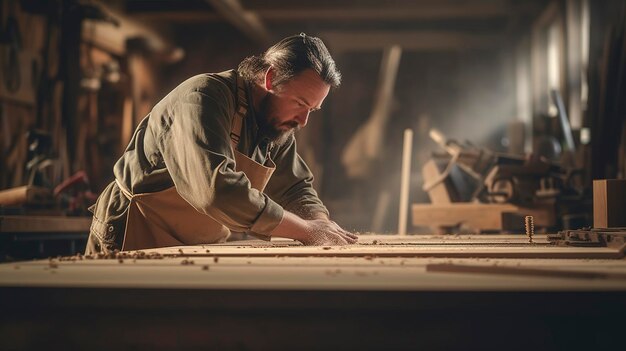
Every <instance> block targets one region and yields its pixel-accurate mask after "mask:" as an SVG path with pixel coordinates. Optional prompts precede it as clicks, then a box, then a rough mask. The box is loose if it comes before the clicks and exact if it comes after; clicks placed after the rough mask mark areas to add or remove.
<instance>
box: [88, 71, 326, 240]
mask: <svg viewBox="0 0 626 351" xmlns="http://www.w3.org/2000/svg"><path fill="white" fill-rule="evenodd" d="M244 84H245V85H246V87H245V88H246V96H247V100H248V102H249V103H250V107H249V108H248V112H247V114H246V116H245V118H244V121H243V126H242V129H241V131H240V134H241V135H240V140H239V142H238V145H237V150H238V151H239V152H241V153H243V154H245V155H247V156H248V157H250V158H251V159H253V160H254V161H256V162H258V163H260V164H266V163H267V158H271V160H272V161H273V162H274V163H275V164H276V170H275V171H274V174H273V175H272V177H271V179H270V181H269V183H268V184H267V186H266V188H265V190H264V192H260V191H258V190H256V189H254V188H251V186H250V182H249V180H248V178H247V177H246V176H245V174H244V173H243V172H237V171H235V158H234V151H233V146H232V144H231V138H230V133H231V126H232V123H233V116H234V115H235V111H236V108H237V107H238V101H237V98H238V97H237V72H236V71H234V70H231V71H226V72H222V73H217V74H200V75H197V76H194V77H192V78H190V79H188V80H186V81H185V82H183V83H182V84H180V85H179V86H178V87H176V88H175V89H174V90H173V91H172V92H170V93H169V94H168V95H167V96H166V97H165V98H163V99H162V100H161V101H160V102H159V103H158V104H157V105H156V106H154V108H153V109H152V111H151V112H150V114H149V115H148V116H147V117H146V118H144V119H143V120H142V121H141V123H140V124H139V126H138V127H137V129H136V130H135V133H134V135H133V137H132V139H131V141H130V144H129V146H128V147H127V149H126V151H125V152H124V154H123V155H122V157H121V158H120V159H119V161H118V162H117V163H116V164H115V167H114V174H115V178H116V180H117V181H118V182H120V183H121V184H122V185H124V186H125V187H126V188H127V189H128V190H130V192H131V193H133V194H138V193H148V192H156V191H160V190H164V189H167V188H169V187H171V186H176V190H177V191H178V193H179V194H180V196H181V197H182V198H184V199H185V200H186V201H187V202H189V204H191V206H193V207H194V208H195V209H196V210H197V211H199V212H201V213H204V214H206V215H207V216H209V217H211V218H212V219H214V220H216V221H217V222H219V223H221V224H223V225H224V226H226V227H227V228H228V229H230V230H231V231H234V232H253V233H255V234H257V235H260V236H263V237H265V238H266V239H269V237H270V233H271V232H272V230H273V229H274V228H275V227H276V226H277V225H278V224H279V223H280V221H281V220H282V217H283V211H284V209H286V210H289V211H291V212H294V213H296V214H298V215H300V216H301V217H304V218H307V217H313V216H315V215H316V214H319V213H324V214H326V215H328V211H327V209H326V207H324V205H323V204H322V202H321V201H320V199H319V198H318V196H317V193H316V192H315V190H314V189H313V187H312V183H313V175H312V174H311V171H310V170H309V168H308V167H307V166H306V164H305V163H304V161H303V160H302V158H301V157H300V156H299V155H298V153H297V151H296V141H295V138H294V137H293V136H292V137H291V138H290V140H288V141H287V142H286V143H284V144H283V145H280V146H279V145H275V144H274V143H271V142H269V141H268V140H267V139H264V138H263V137H262V136H261V135H259V133H258V125H257V123H256V118H255V116H254V111H253V108H252V103H251V94H250V86H249V83H244ZM129 203H130V201H129V200H128V199H127V198H126V197H125V196H124V195H123V194H122V193H121V191H120V190H119V188H118V186H117V184H116V183H115V182H113V183H111V184H110V185H109V186H108V187H107V188H106V189H105V190H104V191H103V192H102V194H101V195H100V197H99V198H98V201H97V202H96V205H95V206H94V208H93V212H94V220H93V223H92V227H91V236H90V241H92V240H96V239H97V241H99V242H101V244H100V245H99V246H104V247H103V248H99V247H97V246H98V245H96V248H95V249H93V250H92V251H101V250H102V249H105V250H110V249H112V248H119V246H121V242H122V240H123V233H124V228H125V222H126V212H127V209H128V205H129ZM93 236H95V238H94V237H93ZM89 245H90V244H89V243H88V250H87V251H89Z"/></svg>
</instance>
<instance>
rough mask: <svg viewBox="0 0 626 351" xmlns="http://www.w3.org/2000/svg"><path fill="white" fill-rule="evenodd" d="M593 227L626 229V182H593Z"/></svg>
mask: <svg viewBox="0 0 626 351" xmlns="http://www.w3.org/2000/svg"><path fill="white" fill-rule="evenodd" d="M593 226H594V227H595V228H616V227H626V180H625V179H604V180H594V181H593Z"/></svg>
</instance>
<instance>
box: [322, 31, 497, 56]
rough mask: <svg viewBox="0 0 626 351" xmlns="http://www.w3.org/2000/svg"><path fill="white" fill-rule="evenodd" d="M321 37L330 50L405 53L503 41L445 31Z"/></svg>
mask: <svg viewBox="0 0 626 351" xmlns="http://www.w3.org/2000/svg"><path fill="white" fill-rule="evenodd" d="M320 38H323V39H324V41H325V42H326V43H327V44H328V45H329V46H330V47H332V51H333V52H335V53H337V52H346V51H378V50H382V49H383V48H386V47H389V46H391V45H399V46H400V47H402V50H404V51H459V50H466V49H474V48H493V47H496V46H497V45H499V44H500V43H501V42H502V39H503V38H502V37H501V36H500V35H499V34H481V35H479V34H467V33H461V32H446V31H358V32H356V31H355V32H346V31H341V32H340V31H328V32H322V33H320Z"/></svg>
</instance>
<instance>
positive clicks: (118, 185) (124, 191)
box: [115, 178, 133, 200]
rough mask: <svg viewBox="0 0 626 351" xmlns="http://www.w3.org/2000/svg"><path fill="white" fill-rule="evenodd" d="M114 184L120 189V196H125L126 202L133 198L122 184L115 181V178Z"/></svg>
mask: <svg viewBox="0 0 626 351" xmlns="http://www.w3.org/2000/svg"><path fill="white" fill-rule="evenodd" d="M115 183H116V184H117V187H118V188H120V191H121V192H122V194H124V196H126V198H127V199H128V200H130V198H131V197H133V193H131V192H130V190H128V189H126V186H124V185H123V184H122V182H120V181H119V180H117V178H115Z"/></svg>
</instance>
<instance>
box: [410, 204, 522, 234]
mask: <svg viewBox="0 0 626 351" xmlns="http://www.w3.org/2000/svg"><path fill="white" fill-rule="evenodd" d="M412 210H413V225H415V226H437V227H456V226H459V225H461V224H463V225H465V226H468V227H470V228H473V229H477V230H499V229H502V224H503V219H502V214H503V213H505V212H517V210H518V208H517V207H516V206H513V205H510V204H475V203H451V204H447V205H434V204H413V207H412Z"/></svg>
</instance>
